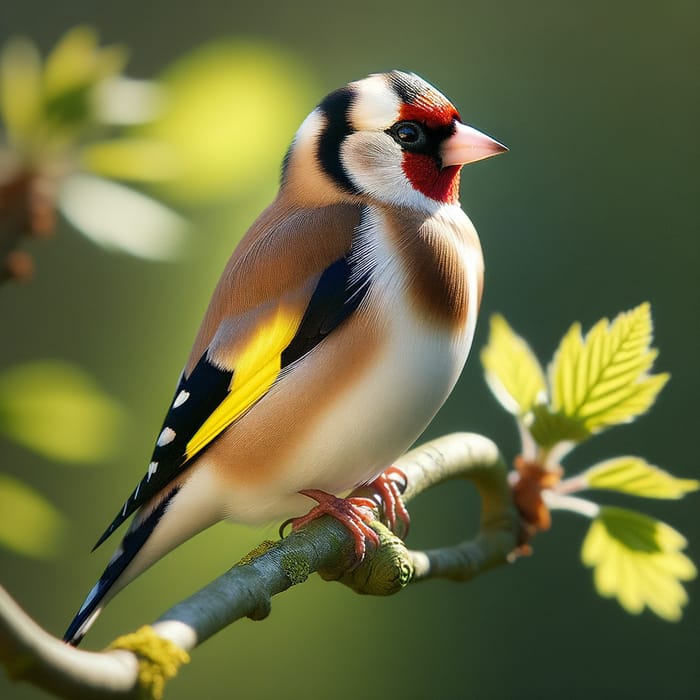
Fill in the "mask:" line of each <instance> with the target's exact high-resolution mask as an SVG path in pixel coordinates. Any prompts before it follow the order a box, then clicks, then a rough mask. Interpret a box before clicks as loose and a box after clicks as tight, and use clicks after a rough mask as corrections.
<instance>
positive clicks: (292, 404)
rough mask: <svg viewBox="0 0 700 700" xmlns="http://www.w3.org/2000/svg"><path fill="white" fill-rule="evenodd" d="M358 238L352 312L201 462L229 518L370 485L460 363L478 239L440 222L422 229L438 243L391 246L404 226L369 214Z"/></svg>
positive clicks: (471, 321)
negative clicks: (220, 483) (212, 474)
mask: <svg viewBox="0 0 700 700" xmlns="http://www.w3.org/2000/svg"><path fill="white" fill-rule="evenodd" d="M462 216H464V221H466V225H467V226H468V227H469V228H470V224H469V222H468V219H467V218H466V215H462ZM455 218H459V217H458V216H457V215H455ZM401 225H403V226H404V227H407V224H406V223H405V222H401ZM430 226H432V223H431V224H429V228H430ZM436 228H437V226H436ZM470 230H473V229H471V228H470ZM361 232H362V239H363V240H362V241H360V245H361V248H362V250H361V252H362V254H363V256H364V257H360V258H359V259H357V260H355V263H356V264H357V265H358V266H359V267H360V268H364V270H365V271H366V270H367V269H369V270H371V274H370V282H369V288H368V290H367V292H366V294H365V296H364V298H363V301H362V303H361V305H360V307H359V308H358V309H357V310H356V311H355V313H353V315H352V316H351V317H350V318H348V319H347V320H346V321H344V322H343V323H342V324H341V325H340V326H339V327H338V328H337V329H336V330H335V331H334V332H333V333H331V334H330V335H329V336H328V337H327V338H326V339H325V340H323V341H322V342H321V343H320V344H319V345H318V346H316V347H315V348H314V349H313V350H312V351H311V352H309V353H308V354H307V355H306V356H304V357H303V358H301V359H300V360H299V361H297V362H296V363H294V365H292V366H291V367H290V368H289V369H288V370H285V373H284V374H283V376H281V377H280V379H279V380H278V381H277V382H276V383H275V385H274V386H273V387H272V389H271V390H270V391H269V392H268V394H266V395H265V396H264V397H263V398H262V399H261V400H260V401H259V402H258V403H257V404H256V405H255V406H254V407H253V408H252V409H251V410H250V411H249V412H248V413H247V414H246V415H245V416H243V417H242V418H241V419H240V420H239V421H237V423H236V424H234V425H233V426H232V427H231V429H229V430H228V431H227V432H226V434H224V435H223V436H222V437H221V439H220V440H219V441H217V443H216V444H214V445H213V446H212V447H211V448H210V450H209V452H208V453H207V454H205V456H204V457H203V461H204V462H208V461H210V460H211V461H212V462H217V463H218V464H219V467H218V468H219V469H223V470H225V473H226V474H227V477H226V484H227V486H226V487H225V492H226V500H227V502H226V505H225V508H226V512H227V514H228V515H229V516H230V517H233V518H234V519H236V520H245V521H253V522H254V521H261V520H267V519H274V518H277V517H286V516H288V515H298V514H300V513H301V512H303V510H304V508H305V507H306V503H305V500H304V499H303V498H301V497H300V496H297V495H295V494H296V492H297V491H299V490H301V489H308V488H317V489H322V490H325V491H329V492H332V493H336V494H339V493H343V492H346V491H348V490H349V489H351V488H353V487H354V486H357V485H358V484H360V483H363V482H365V481H368V480H370V479H372V478H374V477H376V476H377V475H378V474H379V473H380V472H381V471H382V470H384V469H385V468H386V467H387V466H389V465H390V464H391V463H392V461H394V460H395V459H397V458H398V457H399V456H400V455H401V454H402V453H403V452H404V451H405V450H406V449H408V448H409V447H410V445H411V444H412V443H413V442H414V441H415V440H416V439H417V438H418V437H419V436H420V434H421V433H422V432H423V430H424V429H425V428H426V426H427V425H428V423H429V422H430V420H431V419H432V418H433V416H434V415H435V413H436V412H437V411H438V409H439V408H440V406H441V405H442V404H443V403H444V401H445V399H446V398H447V396H448V395H449V394H450V392H451V391H452V388H453V387H454V384H455V383H456V381H457V379H458V377H459V374H460V372H461V370H462V367H463V365H464V362H465V361H466V358H467V354H468V352H469V347H470V345H471V341H472V336H473V333H474V326H475V322H476V314H477V311H478V303H479V295H480V278H481V254H480V251H479V249H478V241H477V248H476V249H475V248H474V247H473V245H470V241H469V240H468V239H469V237H468V236H467V237H466V239H465V240H462V239H459V240H458V237H457V236H456V235H455V231H454V230H453V228H451V227H449V226H448V227H447V229H446V231H442V233H440V232H439V231H438V230H435V231H432V230H431V231H429V232H428V233H429V236H437V235H438V234H440V235H442V236H443V238H444V240H442V239H440V240H437V239H436V238H430V237H429V236H428V235H427V234H426V241H422V242H419V243H418V244H414V245H413V247H411V245H410V244H405V243H406V242H405V240H404V239H399V238H398V236H399V234H400V232H402V233H403V234H404V235H408V233H409V231H408V230H407V228H403V229H400V228H399V225H398V224H397V223H396V222H394V221H387V220H386V218H385V216H384V215H383V214H382V213H381V212H379V211H375V212H368V213H367V215H366V216H365V218H364V219H363V222H362V226H361ZM416 233H417V231H416V230H414V231H413V234H414V235H416ZM455 246H456V247H457V248H456V250H455V249H452V248H453V247H455ZM458 246H463V249H460V248H459V247H458ZM458 277H461V278H462V279H461V280H460V279H457V278H458ZM445 307H446V308H445ZM213 466H215V465H213ZM223 493H224V492H223V491H222V494H223Z"/></svg>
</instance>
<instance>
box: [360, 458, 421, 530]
mask: <svg viewBox="0 0 700 700" xmlns="http://www.w3.org/2000/svg"><path fill="white" fill-rule="evenodd" d="M407 484H408V479H407V478H406V475H405V474H404V473H403V472H402V471H401V470H400V469H399V468H398V467H389V468H388V469H386V470H384V471H383V472H382V473H381V474H380V475H379V476H378V477H377V478H376V479H375V480H374V481H371V482H370V483H369V484H368V486H369V487H370V488H373V489H374V490H375V491H376V492H377V495H378V496H379V498H380V499H381V502H382V507H383V509H384V518H385V519H386V523H387V525H388V526H389V528H390V529H391V531H392V532H395V533H396V534H397V535H399V537H401V538H402V539H405V538H406V536H407V535H408V528H409V527H410V525H411V516H410V515H409V514H408V510H406V506H405V505H404V502H403V499H402V497H401V496H402V494H403V492H404V491H405V490H406V486H407ZM398 522H400V523H401V532H400V533H399V532H397V529H396V526H397V524H398Z"/></svg>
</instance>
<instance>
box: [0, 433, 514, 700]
mask: <svg viewBox="0 0 700 700" xmlns="http://www.w3.org/2000/svg"><path fill="white" fill-rule="evenodd" d="M396 466H397V467H398V468H399V469H401V470H402V471H403V472H404V474H405V475H406V477H407V484H406V489H405V492H404V500H405V501H406V502H408V501H410V500H411V499H412V498H414V497H415V496H417V495H418V494H419V493H421V492H423V491H425V490H426V489H428V488H430V487H431V486H434V485H436V484H438V483H441V482H444V481H447V480H449V479H455V478H464V479H468V480H470V481H473V482H474V484H475V485H476V487H477V489H478V491H479V495H480V497H481V526H480V531H479V533H478V534H477V536H476V537H475V538H474V539H472V540H468V541H464V542H462V543H460V544H458V545H455V546H452V547H444V548H441V549H436V550H431V551H425V552H422V551H409V550H407V549H406V548H405V545H404V544H403V542H402V541H401V540H400V539H399V538H398V537H396V536H395V535H393V534H392V533H391V532H390V531H389V530H388V529H387V528H386V527H384V526H383V525H382V524H381V523H379V522H376V523H374V524H373V527H375V529H376V530H377V532H378V533H379V534H380V539H381V542H382V544H381V546H380V547H379V548H378V549H376V550H371V551H368V553H367V556H366V557H365V560H364V561H363V563H362V564H361V565H360V566H359V567H357V568H356V569H354V570H353V571H351V572H348V566H349V563H350V562H351V561H352V559H353V553H354V545H353V541H352V538H351V536H350V535H349V533H348V531H347V530H346V529H345V528H344V527H343V526H342V525H341V524H340V523H338V522H337V521H336V520H334V519H333V518H330V517H328V516H325V517H323V518H319V519H318V520H315V521H313V522H311V523H310V524H309V525H307V526H306V527H304V528H301V529H299V530H297V531H295V532H293V533H292V534H290V535H289V536H288V537H285V538H284V539H283V540H280V541H279V542H264V543H262V544H261V545H260V546H259V547H258V548H256V550H254V551H253V552H251V553H250V554H249V555H247V556H246V557H244V559H243V560H241V562H239V563H238V564H237V565H236V566H234V567H233V568H232V569H230V570H229V571H227V572H226V573H225V574H223V575H222V576H220V577H219V578H217V579H216V580H215V581H213V582H212V583H210V584H209V585H208V586H206V587H204V588H203V589H201V590H200V591H198V592H197V593H195V594H194V595H192V596H191V597H190V598H188V599H187V600H184V601H182V602H181V603H178V604H177V605H175V606H174V607H173V608H171V609H170V610H169V611H167V612H166V613H165V614H164V615H163V616H161V617H160V618H159V619H158V620H157V621H156V622H155V623H154V624H153V625H152V627H151V628H147V629H146V631H144V630H140V631H139V633H135V634H134V635H128V636H127V637H125V638H120V640H117V642H116V643H115V644H113V645H111V648H110V649H109V650H107V651H104V652H99V653H95V652H88V651H82V650H78V649H74V648H72V647H70V646H67V645H66V644H64V643H63V642H61V641H60V640H58V639H56V638H55V637H52V636H51V635H49V634H48V633H46V632H45V631H44V630H42V629H41V628H40V627H39V626H38V625H37V624H36V623H35V622H34V621H33V620H31V619H30V618H29V617H28V616H27V615H26V614H25V613H24V612H23V611H22V610H21V609H20V608H19V607H18V606H17V604H16V603H15V602H14V601H13V600H12V599H11V598H10V596H9V595H8V594H7V593H6V592H5V591H4V590H2V589H0V661H2V663H3V665H4V666H5V667H6V668H7V670H8V673H9V675H10V676H11V677H12V678H14V679H16V680H24V681H27V682H29V683H32V684H34V685H36V686H38V687H41V688H43V689H44V690H46V691H48V692H50V693H52V694H54V695H56V696H58V697H64V698H74V699H82V698H86V699H88V698H143V697H160V694H161V693H162V688H163V684H164V683H165V681H166V680H167V679H168V678H170V677H172V676H173V675H174V674H175V671H176V669H177V666H178V665H179V664H180V663H183V662H186V660H187V654H184V653H183V652H186V651H190V650H192V649H193V648H194V647H196V646H197V645H198V644H201V643H202V642H203V641H205V640H206V639H208V638H209V637H211V636H212V635H214V634H216V633H217V632H219V631H220V630H221V629H223V628H224V627H226V626H227V625H229V624H231V623H232V622H234V621H236V620H238V619H241V618H243V617H249V618H252V619H256V620H259V619H262V618H264V617H266V616H267V615H268V614H269V612H270V608H271V599H272V596H274V595H276V594H278V593H281V592H282V591H285V590H287V589H288V588H290V587H291V586H293V585H295V584H298V583H302V582H303V581H305V580H306V578H307V577H308V575H309V574H310V573H312V572H314V571H317V572H319V573H320V574H321V576H323V578H325V579H328V580H331V579H332V580H340V581H342V582H343V583H345V584H347V585H349V586H351V587H352V588H353V589H354V590H356V591H358V592H360V593H368V594H373V595H388V594H391V593H395V592H397V591H399V590H401V589H402V588H403V587H404V586H406V585H407V584H408V583H409V582H411V581H420V580H425V579H428V578H434V577H444V578H450V579H453V580H458V581H466V580H468V579H470V578H472V577H474V576H476V575H477V574H479V573H481V572H483V571H486V570H487V569H490V568H493V567H494V566H497V565H499V564H504V563H506V562H507V561H509V559H510V556H511V553H512V552H513V551H514V550H515V549H516V547H517V544H518V537H519V523H520V521H519V517H518V515H517V512H516V509H515V507H514V505H513V499H512V494H511V490H510V487H509V486H508V481H507V467H506V464H505V462H504V460H503V458H502V457H501V455H500V453H499V451H498V448H497V447H496V445H494V443H493V442H491V441H490V440H488V439H487V438H485V437H482V436H480V435H475V434H471V433H455V434H452V435H448V436H445V437H442V438H439V439H437V440H434V441H432V442H429V443H427V444H425V445H423V446H422V447H419V448H417V449H415V450H413V451H412V452H409V453H407V454H406V455H404V456H403V457H402V458H401V459H400V460H399V461H398V462H397V463H396ZM358 493H361V494H362V495H365V496H367V495H369V496H371V495H372V494H371V492H370V491H368V489H367V488H363V489H361V490H360V491H359V492H358ZM163 640H165V641H163ZM168 642H169V643H170V644H168ZM115 646H116V647H117V648H114V647H115Z"/></svg>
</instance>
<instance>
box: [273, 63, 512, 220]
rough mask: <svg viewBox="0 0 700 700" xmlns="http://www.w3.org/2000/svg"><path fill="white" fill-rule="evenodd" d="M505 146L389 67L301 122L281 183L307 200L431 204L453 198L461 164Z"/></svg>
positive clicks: (411, 76)
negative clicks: (473, 126) (464, 121)
mask: <svg viewBox="0 0 700 700" xmlns="http://www.w3.org/2000/svg"><path fill="white" fill-rule="evenodd" d="M506 150H507V149H506V147H505V146H502V145H501V144H500V143H498V142H497V141H494V140H493V139H492V138H490V137H488V136H486V135H485V134H482V133H481V132H479V131H477V130H476V129H473V128H472V127H469V126H466V125H465V124H463V123H462V121H461V119H460V116H459V113H458V112H457V110H456V109H455V107H454V106H453V105H452V103H451V102H450V101H449V100H448V99H447V98H446V97H445V96H444V95H442V94H441V93H440V92H438V91H437V90H436V89H435V88H434V87H432V85H430V84H429V83H427V82H426V81H425V80H423V79H422V78H419V77H418V76H417V75H414V74H412V73H402V72H400V71H391V72H389V73H377V74H375V75H370V76H369V77H368V78H365V79H364V80H358V81H356V82H353V83H349V84H348V85H346V86H345V87H343V88H341V89H340V90H336V91H335V92H332V93H331V94H330V95H328V96H327V97H326V98H324V99H323V101H322V102H321V104H320V105H319V106H318V107H317V108H316V109H315V110H314V111H313V112H312V113H311V114H310V115H309V116H308V117H307V118H306V120H305V121H304V123H303V124H302V125H301V127H300V128H299V131H298V132H297V134H296V136H295V138H294V142H293V143H292V146H291V148H290V149H289V153H288V154H287V158H286V159H285V166H284V170H283V178H282V181H283V185H284V186H285V187H286V188H288V189H290V190H293V191H294V192H295V194H296V195H297V196H299V197H301V198H302V199H307V200H308V199H309V198H311V199H316V200H318V201H319V202H327V203H331V202H333V201H336V202H337V201H347V200H350V201H357V200H358V199H360V200H363V199H365V200H367V199H369V200H374V201H380V202H384V203H387V204H392V205H397V206H408V207H413V208H420V209H432V208H434V207H435V206H436V205H439V204H444V203H454V202H456V201H457V198H458V195H459V172H460V170H461V168H462V166H463V165H465V164H466V163H473V162H474V161H477V160H482V159H484V158H488V157H490V156H493V155H497V154H498V153H503V152H504V151H506Z"/></svg>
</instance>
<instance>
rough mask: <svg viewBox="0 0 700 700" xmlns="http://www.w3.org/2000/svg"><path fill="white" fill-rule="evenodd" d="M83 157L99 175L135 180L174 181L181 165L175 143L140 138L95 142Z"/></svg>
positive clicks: (87, 164)
mask: <svg viewBox="0 0 700 700" xmlns="http://www.w3.org/2000/svg"><path fill="white" fill-rule="evenodd" d="M80 159H81V161H82V165H83V166H84V168H85V169H87V170H90V171H92V172H93V173H95V174H97V175H101V176H102V177H106V178H114V179H118V180H131V181H134V182H160V181H163V180H171V179H173V178H174V177H177V174H178V170H179V166H180V163H179V161H178V157H177V153H176V152H175V150H174V149H173V147H172V146H168V145H167V144H165V143H162V142H159V141H153V140H150V139H136V138H133V139H114V140H112V141H99V142H97V143H92V144H90V145H89V146H86V147H85V148H83V150H82V153H81V157H80Z"/></svg>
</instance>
